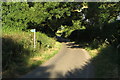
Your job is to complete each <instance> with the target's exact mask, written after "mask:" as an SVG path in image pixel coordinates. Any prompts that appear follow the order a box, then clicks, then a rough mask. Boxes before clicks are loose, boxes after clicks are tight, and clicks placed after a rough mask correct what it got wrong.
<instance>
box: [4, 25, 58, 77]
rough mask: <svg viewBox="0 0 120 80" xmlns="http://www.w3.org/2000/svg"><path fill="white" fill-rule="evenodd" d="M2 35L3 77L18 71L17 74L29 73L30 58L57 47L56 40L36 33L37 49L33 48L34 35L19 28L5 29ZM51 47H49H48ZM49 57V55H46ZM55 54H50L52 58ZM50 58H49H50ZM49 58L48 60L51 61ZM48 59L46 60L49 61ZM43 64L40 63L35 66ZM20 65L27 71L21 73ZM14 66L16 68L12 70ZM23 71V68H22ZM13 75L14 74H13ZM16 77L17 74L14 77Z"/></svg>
mask: <svg viewBox="0 0 120 80" xmlns="http://www.w3.org/2000/svg"><path fill="white" fill-rule="evenodd" d="M2 31H3V35H2V56H3V59H2V61H3V72H5V74H4V75H3V77H6V76H9V77H10V76H11V74H10V73H12V72H15V71H16V70H18V72H17V74H23V73H25V72H27V71H28V70H29V69H28V68H29V67H27V66H28V65H29V62H30V58H31V57H35V56H41V55H43V53H44V51H46V50H48V49H50V48H53V47H54V46H55V44H56V43H55V40H54V39H52V38H49V37H48V36H46V35H45V34H42V33H40V32H39V33H38V32H37V33H36V48H35V49H34V48H33V35H34V34H33V33H32V32H23V31H21V30H20V29H19V28H18V29H17V28H14V27H13V28H3V30H2ZM48 45H49V46H48ZM46 55H48V53H47V54H46ZM52 55H53V54H50V57H52ZM50 57H49V58H50ZM49 58H47V59H49ZM47 59H46V60H47ZM39 63H43V61H42V60H41V61H39V62H37V63H35V66H37V65H39ZM19 65H21V66H24V68H25V69H26V70H24V71H23V73H22V71H20V72H19V68H18V67H19ZM13 66H14V68H12V67H13ZM22 69H23V68H22ZM12 74H13V73H12ZM12 76H13V77H15V76H16V75H15V73H14V74H13V75H12Z"/></svg>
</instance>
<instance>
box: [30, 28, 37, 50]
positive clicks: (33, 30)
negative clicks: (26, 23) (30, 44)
mask: <svg viewBox="0 0 120 80" xmlns="http://www.w3.org/2000/svg"><path fill="white" fill-rule="evenodd" d="M30 31H31V32H34V39H33V40H34V48H36V43H35V42H36V34H35V32H36V30H35V29H31V30H30Z"/></svg>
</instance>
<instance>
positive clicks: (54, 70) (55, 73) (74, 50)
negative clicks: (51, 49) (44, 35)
mask: <svg viewBox="0 0 120 80" xmlns="http://www.w3.org/2000/svg"><path fill="white" fill-rule="evenodd" d="M22 78H94V70H93V65H92V64H91V63H90V56H89V54H88V53H87V51H85V50H84V49H82V48H80V46H79V45H77V44H75V43H72V42H66V43H62V48H61V50H60V51H59V53H58V54H56V55H55V56H54V57H52V58H51V59H50V60H48V61H47V62H46V63H44V64H42V65H40V66H39V67H37V68H36V69H34V70H33V71H31V72H29V73H27V74H26V75H24V76H22Z"/></svg>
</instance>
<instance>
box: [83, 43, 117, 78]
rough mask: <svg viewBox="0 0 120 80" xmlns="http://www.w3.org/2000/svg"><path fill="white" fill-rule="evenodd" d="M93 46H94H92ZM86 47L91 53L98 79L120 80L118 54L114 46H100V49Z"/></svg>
mask: <svg viewBox="0 0 120 80" xmlns="http://www.w3.org/2000/svg"><path fill="white" fill-rule="evenodd" d="M91 45H92V44H91ZM91 45H90V46H88V47H85V49H86V50H87V51H88V52H89V53H90V55H91V57H92V59H91V62H92V63H93V65H94V67H95V68H94V69H95V77H96V78H118V53H117V52H116V51H117V49H116V48H115V47H114V46H111V45H108V44H105V43H103V44H101V45H98V48H94V49H93V48H91ZM92 46H93V45H92Z"/></svg>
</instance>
